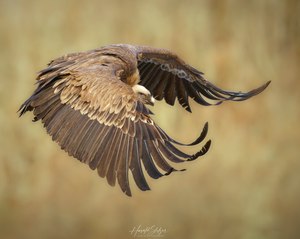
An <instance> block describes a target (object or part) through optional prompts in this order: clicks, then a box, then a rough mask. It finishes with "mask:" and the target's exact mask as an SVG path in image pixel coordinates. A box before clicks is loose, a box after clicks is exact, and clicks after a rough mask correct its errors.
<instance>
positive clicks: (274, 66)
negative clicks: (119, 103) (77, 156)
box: [0, 0, 300, 239]
mask: <svg viewBox="0 0 300 239" xmlns="http://www.w3.org/2000/svg"><path fill="white" fill-rule="evenodd" d="M299 15H300V2H299V1H293V0H286V1H280V0H278V1H276V0H265V1H261V0H252V1H239V0H228V1H208V0H207V1H162V0H151V1H144V0H135V1H121V0H120V1H96V0H87V1H79V0H75V1H71V0H69V1H67V0H52V1H38V0H26V1H25V0H23V1H22V0H0V80H1V85H0V130H1V132H0V133H1V134H0V147H1V149H0V238H4V239H9V238H30V239H35V238H37V239H38V238H133V235H131V234H130V233H129V231H130V230H132V228H134V227H137V226H139V225H141V226H142V227H147V226H152V225H156V226H158V227H161V228H164V229H166V233H165V234H164V235H163V238H205V239H214V238H216V239H220V238H225V239H227V238H228V239H233V238H245V239H252V238H253V239H260V238H261V239H264V238H270V239H271V238H272V239H277V238H284V239H288V238H299V237H300V228H299V225H300V207H299V201H300V173H299V169H300V157H299V142H300V136H299V133H300V132H299V116H300V107H299V103H300V94H299V91H300V87H299V80H300V79H299V75H300V74H299V73H300V70H299V67H300V44H299V43H300V17H299ZM110 43H132V44H141V45H150V46H154V47H162V48H167V49H171V50H173V51H175V52H176V53H178V54H179V55H180V56H181V57H182V58H183V59H185V60H186V61H187V62H189V63H190V64H192V65H193V66H194V67H196V68H199V69H200V70H201V71H204V72H205V73H206V77H207V78H208V79H210V81H212V82H213V83H215V84H217V85H218V86H220V87H223V88H225V89H231V90H237V91H239V90H242V91H247V90H249V89H252V88H255V87H257V86H259V85H261V84H263V83H265V82H266V81H269V80H272V83H271V85H270V86H269V87H268V89H267V90H266V91H265V92H263V93H262V94H260V95H259V96H257V97H255V98H252V99H251V100H248V101H245V102H239V103H234V102H227V103H224V104H222V105H221V106H218V107H202V106H198V105H196V104H194V103H192V109H193V114H189V113H187V112H185V111H184V110H183V109H181V108H180V107H179V105H178V104H176V106H175V107H170V106H168V105H166V104H165V103H163V102H161V103H160V102H159V103H157V105H156V107H155V108H153V111H154V112H155V113H156V115H155V116H154V118H155V120H156V122H157V123H158V124H159V125H160V126H161V127H162V128H163V129H165V130H166V132H167V133H168V134H170V136H172V137H174V138H175V139H177V140H180V141H184V142H189V141H192V140H193V139H194V138H195V137H196V136H197V135H198V133H199V132H200V131H201V129H202V126H203V124H204V123H205V122H206V121H209V125H210V129H209V135H208V136H209V138H211V139H212V140H213V144H212V147H211V150H210V152H209V153H208V154H207V155H206V156H205V157H203V158H202V159H198V160H197V161H194V162H190V163H184V164H182V165H177V167H181V168H187V171H185V172H181V173H174V174H172V175H170V176H169V177H164V178H161V179H159V180H153V179H148V180H149V182H150V186H151V188H152V190H151V191H148V192H140V191H138V190H137V189H136V187H135V186H133V194H134V195H133V197H132V198H128V197H126V196H125V195H123V194H122V193H121V190H120V189H119V188H118V187H115V188H111V187H109V186H108V185H107V183H106V180H103V179H101V178H99V177H98V175H97V173H96V172H93V171H91V170H90V169H89V168H88V166H86V165H84V164H81V163H80V162H78V161H77V160H74V159H73V158H71V157H69V156H67V154H66V153H65V152H63V151H61V150H60V149H59V146H57V145H56V144H55V143H54V142H52V141H51V138H50V137H48V136H47V134H46V133H45V130H44V129H43V127H42V125H41V123H40V122H38V123H32V122H31V119H32V114H27V115H25V117H22V118H20V119H19V118H18V116H17V114H16V111H17V109H18V107H19V106H20V104H21V103H22V102H23V101H24V100H25V99H26V98H27V97H28V96H29V95H30V94H31V93H32V91H33V90H34V88H35V86H34V78H35V76H36V72H37V71H39V70H41V69H42V68H44V67H45V65H46V63H48V62H49V61H50V60H51V59H53V58H55V57H58V56H60V55H63V54H65V53H68V52H75V51H83V50H89V49H93V48H96V47H100V46H102V45H106V44H110ZM185 150H186V151H187V152H190V153H192V152H195V151H196V150H197V148H193V149H185ZM132 185H133V184H132Z"/></svg>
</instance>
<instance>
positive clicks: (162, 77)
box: [134, 46, 270, 112]
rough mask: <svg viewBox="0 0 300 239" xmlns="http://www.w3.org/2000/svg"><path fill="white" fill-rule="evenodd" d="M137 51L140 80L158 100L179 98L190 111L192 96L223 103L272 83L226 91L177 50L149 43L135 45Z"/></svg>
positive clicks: (171, 102)
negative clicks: (175, 52) (180, 56)
mask: <svg viewBox="0 0 300 239" xmlns="http://www.w3.org/2000/svg"><path fill="white" fill-rule="evenodd" d="M134 51H135V53H136V56H137V60H138V69H139V72H140V83H139V84H141V85H143V86H145V87H146V88H147V89H148V90H149V91H150V92H151V93H152V95H153V96H154V97H155V98H156V99H157V100H162V99H163V98H164V99H165V101H166V102H167V103H168V104H170V105H174V102H175V99H176V98H177V99H178V101H179V103H180V104H181V105H182V107H183V108H185V109H186V110H187V111H190V112H191V108H190V105H189V97H190V98H192V99H193V100H195V101H196V102H197V103H199V104H201V105H211V104H212V103H210V102H209V101H208V100H210V101H215V103H214V104H220V103H222V102H223V101H226V100H232V101H242V100H247V99H249V98H250V97H252V96H255V95H257V94H259V93H260V92H262V91H263V90H264V89H265V88H266V87H267V86H268V85H269V83H270V81H269V82H267V83H266V84H264V85H262V86H260V87H258V88H257V89H254V90H251V91H249V92H246V93H242V92H233V91H226V90H222V89H220V88H218V87H217V86H215V85H213V84H212V83H210V82H209V81H207V80H206V79H205V78H204V76H203V75H204V74H203V73H202V72H200V71H198V70H197V69H195V68H193V67H192V66H190V65H188V64H186V63H185V62H184V61H183V60H182V59H180V58H179V57H178V56H177V55H175V54H174V53H172V52H170V51H168V50H165V49H158V48H152V47H146V46H144V47H143V46H136V47H135V48H134Z"/></svg>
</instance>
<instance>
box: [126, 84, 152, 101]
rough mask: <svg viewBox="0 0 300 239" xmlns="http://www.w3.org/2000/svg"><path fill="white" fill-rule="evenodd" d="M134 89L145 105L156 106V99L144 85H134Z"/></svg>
mask: <svg viewBox="0 0 300 239" xmlns="http://www.w3.org/2000/svg"><path fill="white" fill-rule="evenodd" d="M132 89H133V91H134V92H135V93H136V94H138V95H140V96H141V99H142V100H143V102H144V103H145V104H149V105H154V103H155V99H154V97H153V96H152V95H151V93H150V91H149V90H147V88H146V87H144V86H142V85H134V86H133V87H132Z"/></svg>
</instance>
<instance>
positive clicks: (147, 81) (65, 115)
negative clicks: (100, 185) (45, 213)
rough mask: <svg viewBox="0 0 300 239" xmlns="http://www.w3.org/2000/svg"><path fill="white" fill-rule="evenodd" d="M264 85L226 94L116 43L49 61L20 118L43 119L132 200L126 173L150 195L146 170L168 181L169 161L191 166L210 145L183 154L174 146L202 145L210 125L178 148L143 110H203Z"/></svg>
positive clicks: (150, 54)
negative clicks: (161, 103)
mask: <svg viewBox="0 0 300 239" xmlns="http://www.w3.org/2000/svg"><path fill="white" fill-rule="evenodd" d="M269 83H270V82H267V83H266V84H264V85H262V86H260V87H259V88H257V89H254V90H251V91H249V92H247V93H242V92H233V91H225V90H222V89H220V88H218V87H217V86H215V85H213V84H212V83H210V82H209V81H207V80H206V79H205V78H204V74H203V73H202V72H200V71H198V70H197V69H195V68H193V67H192V66H190V65H188V64H187V63H185V62H184V61H183V60H182V59H181V58H179V57H178V56H177V55H176V54H174V53H172V52H171V51H169V50H165V49H158V48H152V47H147V46H134V45H128V44H114V45H108V46H104V47H101V48H98V49H94V50H90V51H86V52H79V53H71V54H67V55H64V56H62V57H59V58H57V59H55V60H52V61H51V62H50V63H49V64H48V67H47V68H45V69H44V70H42V71H40V72H39V73H38V76H37V88H36V90H35V91H34V92H33V94H32V96H30V97H29V99H27V100H26V101H25V102H24V103H23V104H22V105H21V107H20V109H19V111H20V116H21V115H23V114H24V113H25V112H27V111H33V114H34V119H33V121H38V120H41V121H42V123H43V125H44V127H45V128H46V130H47V132H48V134H49V135H51V136H52V139H53V141H55V142H57V143H58V144H59V145H60V147H61V148H62V149H63V150H65V151H66V152H67V153H68V154H69V155H70V156H73V157H75V158H77V159H78V160H80V161H81V162H83V163H86V164H88V165H89V167H90V168H91V169H93V170H95V169H97V171H98V174H99V175H100V176H101V177H106V179H107V181H108V183H109V184H110V185H111V186H114V185H115V184H116V182H118V184H119V185H120V188H121V190H122V191H123V192H124V193H125V194H126V195H128V196H131V189H130V185H129V172H131V174H132V176H133V179H134V181H135V183H136V185H137V186H138V188H139V189H141V190H143V191H145V190H150V187H149V185H148V183H147V181H146V179H145V174H144V173H145V172H144V171H146V172H147V173H148V175H149V176H150V177H152V178H155V179H157V178H160V177H162V176H164V175H169V174H170V173H172V172H173V171H177V170H176V169H175V168H174V167H173V166H171V164H170V162H173V163H180V162H184V161H191V160H195V159H197V158H198V157H200V156H202V155H204V154H205V153H206V152H207V151H208V150H209V147H210V144H211V141H210V140H208V141H207V142H206V143H205V144H204V145H203V146H202V148H201V149H200V150H199V151H198V152H196V153H195V154H193V155H189V154H186V153H184V152H183V151H181V150H180V149H178V148H177V147H176V145H185V146H192V145H197V144H199V143H201V142H202V141H203V140H204V139H205V137H206V134H207V131H208V124H207V123H206V124H205V125H204V127H203V131H202V133H201V134H200V136H199V137H198V138H197V139H196V140H195V141H194V142H192V143H190V144H183V143H180V142H177V141H175V140H174V139H172V138H171V137H170V136H169V135H168V134H166V133H165V132H164V131H163V130H162V129H161V128H160V127H159V126H158V125H157V124H156V123H155V122H154V121H153V119H152V118H151V114H152V112H151V110H150V109H149V108H148V105H151V106H153V105H154V103H155V100H162V99H164V100H165V101H166V103H167V104H169V105H174V103H175V101H176V99H177V100H178V102H179V104H180V105H181V106H182V107H183V108H184V109H186V110H187V111H189V112H191V107H190V104H189V98H192V99H193V100H194V101H196V102H197V103H199V104H201V105H205V106H208V105H212V104H214V105H217V104H220V103H222V102H223V101H228V100H230V101H242V100H247V99H249V98H250V97H252V96H255V95H257V94H259V93H260V92H262V91H263V90H264V89H265V88H266V87H267V86H268V84H269ZM143 168H144V169H143Z"/></svg>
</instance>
